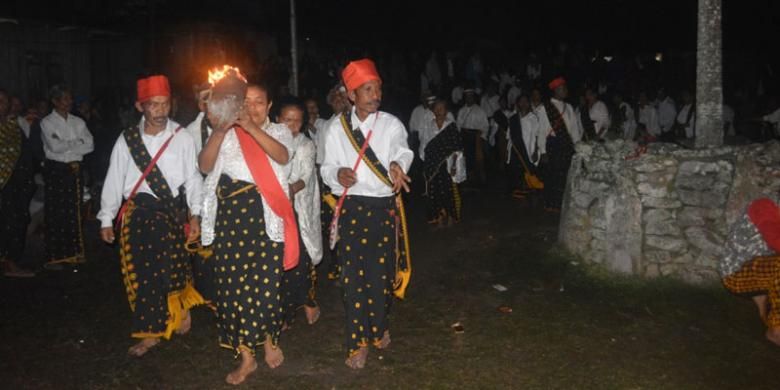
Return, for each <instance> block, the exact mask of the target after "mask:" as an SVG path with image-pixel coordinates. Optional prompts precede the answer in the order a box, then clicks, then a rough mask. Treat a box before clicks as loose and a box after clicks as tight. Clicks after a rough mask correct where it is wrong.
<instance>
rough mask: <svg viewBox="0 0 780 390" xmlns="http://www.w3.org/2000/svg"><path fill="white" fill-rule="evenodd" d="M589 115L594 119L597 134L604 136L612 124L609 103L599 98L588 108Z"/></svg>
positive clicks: (600, 136)
mask: <svg viewBox="0 0 780 390" xmlns="http://www.w3.org/2000/svg"><path fill="white" fill-rule="evenodd" d="M588 116H589V117H590V120H592V121H593V128H594V129H596V136H597V137H599V138H602V137H604V135H605V134H606V133H607V130H609V126H610V124H611V123H612V121H611V120H610V118H609V110H608V109H607V105H606V104H604V102H602V101H601V100H597V101H596V102H595V103H593V106H591V107H590V109H588ZM632 116H633V111H632ZM632 119H633V118H632ZM567 125H568V124H567Z"/></svg>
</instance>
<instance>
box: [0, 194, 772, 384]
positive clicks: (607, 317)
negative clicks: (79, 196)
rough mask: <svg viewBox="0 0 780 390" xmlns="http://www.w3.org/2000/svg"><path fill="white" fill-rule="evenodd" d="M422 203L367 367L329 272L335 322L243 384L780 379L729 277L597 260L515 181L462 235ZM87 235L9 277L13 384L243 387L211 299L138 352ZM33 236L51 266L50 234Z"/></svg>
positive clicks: (326, 288) (325, 302)
mask: <svg viewBox="0 0 780 390" xmlns="http://www.w3.org/2000/svg"><path fill="white" fill-rule="evenodd" d="M409 203H410V206H409V208H410V210H411V211H410V213H411V215H410V217H409V219H410V221H411V231H412V235H411V236H412V238H413V241H412V256H413V264H414V274H413V278H412V283H411V286H410V288H409V290H408V292H407V298H406V300H404V301H398V302H396V304H395V306H394V307H393V318H392V322H391V331H392V335H393V343H392V346H391V348H390V349H389V350H387V351H382V352H379V351H376V350H372V351H371V354H370V356H369V360H368V363H367V367H366V368H365V369H364V370H362V371H358V372H356V371H352V370H350V369H348V368H347V367H346V366H345V365H344V364H343V361H344V358H345V350H344V348H343V346H342V339H343V336H342V332H343V330H342V327H343V321H344V316H343V308H342V305H341V300H340V295H339V288H338V286H336V285H334V284H333V282H331V281H327V280H323V281H322V283H321V284H320V286H319V301H320V304H321V307H322V310H323V315H322V318H321V319H320V321H319V322H318V323H317V324H315V325H314V326H309V325H306V324H305V321H304V320H303V313H300V314H299V317H298V318H299V320H298V322H297V323H296V324H295V325H294V326H293V328H292V329H291V330H289V331H287V332H285V333H283V335H282V339H281V346H282V348H283V350H284V353H285V357H286V360H285V362H284V364H283V365H282V367H280V368H278V369H276V370H270V369H268V368H267V367H265V366H263V365H262V364H261V367H260V368H259V370H258V371H257V372H256V374H255V375H253V376H252V377H250V379H248V380H247V382H246V383H245V385H243V387H245V388H272V389H449V388H452V389H456V388H457V389H510V388H512V389H777V388H780V369H779V368H780V348H779V347H775V346H773V345H771V344H770V343H768V342H767V341H765V339H764V337H763V332H764V329H763V326H762V324H761V323H760V321H759V319H758V316H757V315H756V311H755V308H754V307H753V306H752V304H751V303H750V302H749V301H748V300H747V299H742V298H737V297H734V296H731V295H729V294H727V293H726V292H725V291H724V290H723V288H722V287H720V285H717V284H713V285H712V286H704V287H691V286H686V285H684V284H681V283H679V282H677V281H675V280H671V279H659V280H653V281H643V280H638V279H634V278H628V277H621V276H616V275H610V274H608V273H606V272H603V271H600V270H598V269H595V268H592V267H585V266H583V265H582V264H581V263H579V262H577V261H576V259H574V258H571V257H569V256H568V255H566V254H564V253H562V252H561V251H559V250H558V249H556V248H555V237H556V234H557V233H556V230H557V218H556V217H555V216H550V215H548V214H544V213H542V212H538V211H535V210H534V209H532V208H530V207H528V206H527V205H526V204H524V203H523V202H518V201H516V200H512V199H510V198H509V197H508V196H506V195H505V194H504V193H503V192H502V191H498V190H482V191H465V192H464V203H465V210H464V220H463V222H462V223H461V224H459V225H456V226H454V227H452V228H447V229H438V230H435V229H431V228H430V227H429V226H428V225H427V224H426V223H425V217H424V206H423V205H424V204H423V201H422V199H420V198H419V197H417V196H412V197H410V202H409ZM86 231H87V233H88V234H89V236H88V237H89V239H88V240H87V241H88V259H89V262H88V263H87V264H85V265H82V266H80V267H78V268H74V269H68V270H65V271H60V272H52V271H41V273H40V274H39V276H37V277H36V278H33V279H27V280H12V279H7V278H5V279H0V313H2V314H0V336H1V337H2V342H0V388H4V389H223V388H230V387H231V386H228V385H226V384H224V377H225V374H226V373H227V372H228V371H230V370H231V369H232V368H233V367H234V364H235V363H236V361H235V360H234V359H233V354H232V352H230V351H228V350H225V349H221V348H219V346H218V345H217V336H216V329H215V326H214V319H213V316H212V314H211V313H210V312H209V311H208V310H207V309H205V308H204V309H198V310H196V311H195V312H194V323H193V329H192V331H191V332H190V334H188V335H186V336H180V337H176V336H174V338H173V339H172V340H171V341H169V342H165V343H164V344H162V345H161V346H160V347H159V348H156V349H154V350H153V351H152V352H150V353H149V354H148V355H147V356H145V357H143V358H141V359H135V358H130V357H128V356H127V355H126V351H127V348H128V347H129V345H130V344H131V340H130V338H129V337H128V335H129V325H130V312H129V309H128V305H127V301H126V298H125V295H124V289H123V286H122V282H121V278H120V272H119V264H118V259H117V256H116V255H115V253H114V252H113V249H112V248H110V247H108V246H106V245H103V244H102V243H100V242H99V241H98V239H97V223H96V222H94V221H93V222H90V223H89V225H88V227H87V229H86ZM30 244H31V245H30V247H31V252H32V255H31V256H32V257H33V261H37V262H39V261H40V260H42V259H40V258H36V257H37V256H38V254H40V252H41V248H42V245H43V243H42V242H32V243H30ZM321 279H324V278H321ZM495 284H500V285H502V286H504V287H506V289H507V290H506V291H504V292H501V291H498V290H497V289H495V288H494V287H493V286H494V285H495ZM501 306H507V307H509V308H511V309H512V310H511V312H509V313H507V312H503V311H501V310H499V307H501ZM505 311H506V310H505ZM455 322H460V323H461V324H462V325H463V327H464V332H463V333H459V334H458V333H455V332H454V331H453V329H452V328H451V325H452V324H453V323H455Z"/></svg>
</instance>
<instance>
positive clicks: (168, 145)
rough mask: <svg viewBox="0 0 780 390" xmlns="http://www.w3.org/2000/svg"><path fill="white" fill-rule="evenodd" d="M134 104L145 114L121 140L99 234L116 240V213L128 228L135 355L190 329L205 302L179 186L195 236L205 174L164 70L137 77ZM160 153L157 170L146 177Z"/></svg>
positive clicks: (125, 259) (124, 258) (125, 255)
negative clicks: (189, 249) (174, 112)
mask: <svg viewBox="0 0 780 390" xmlns="http://www.w3.org/2000/svg"><path fill="white" fill-rule="evenodd" d="M135 106H136V108H137V109H138V111H139V112H141V113H143V117H142V118H141V122H140V123H139V124H138V125H137V126H135V127H133V128H130V129H126V130H125V131H123V132H122V135H121V136H119V138H118V139H117V141H116V144H115V145H114V150H113V151H112V152H111V165H110V166H109V168H108V174H107V175H106V180H105V183H104V185H103V194H102V196H101V200H100V212H99V213H98V215H97V216H98V219H100V223H101V229H100V237H101V238H102V239H103V241H105V242H107V243H109V244H112V243H114V241H115V240H116V239H117V237H115V235H114V229H113V227H112V226H113V225H112V220H113V219H114V218H117V219H118V222H119V223H118V224H119V225H120V226H121V227H120V232H119V237H118V240H119V251H120V256H121V268H122V277H123V279H124V282H125V288H126V291H127V298H128V301H129V303H130V310H131V311H132V312H133V325H132V331H131V334H130V335H131V337H133V338H137V339H140V341H139V342H138V343H137V344H135V345H134V346H133V347H131V348H130V350H129V351H128V353H129V354H130V355H133V356H142V355H143V354H145V353H146V352H147V351H148V350H149V349H150V348H152V347H154V346H155V345H157V344H158V343H159V342H160V339H161V338H165V339H169V338H170V337H171V334H172V333H173V332H174V331H175V332H176V333H179V334H184V333H186V332H187V331H189V329H190V324H191V320H190V314H189V309H190V308H191V307H192V306H194V305H198V304H202V303H203V298H202V297H201V296H200V294H199V293H198V292H197V291H196V290H195V289H194V288H193V286H192V272H191V269H190V264H189V257H188V256H186V252H185V251H184V242H185V237H184V222H186V221H183V220H182V219H186V215H187V212H186V210H179V205H180V204H181V202H180V200H181V199H180V198H181V196H182V194H181V193H180V192H179V189H180V188H181V187H182V186H183V187H184V190H185V192H186V196H187V204H188V206H189V214H190V215H191V216H192V217H190V218H189V224H190V225H189V226H190V233H189V234H190V236H191V237H192V238H194V237H197V236H198V234H200V217H199V215H200V210H201V200H202V199H203V189H202V187H203V179H202V177H201V175H200V173H199V172H198V166H197V157H196V154H195V141H193V139H192V137H191V136H190V135H189V134H188V133H187V132H186V131H179V130H181V127H180V126H179V125H178V124H177V123H175V122H173V121H172V120H170V119H168V113H169V112H170V109H171V92H170V87H169V85H168V79H167V78H166V77H165V76H160V75H158V76H151V77H149V78H145V79H141V80H138V100H137V102H136V103H135ZM163 148H164V149H163ZM161 149H163V150H162V151H161ZM158 154H159V156H160V157H159V159H158V160H157V161H156V164H154V168H153V169H151V170H150V171H149V174H148V175H146V176H145V177H142V176H143V173H144V172H145V171H146V170H147V167H148V166H150V165H151V163H152V159H153V158H155V156H157V155H158ZM136 187H137V191H136V192H135V193H134V192H133V190H134V189H135V188H136ZM123 198H124V199H126V200H127V201H126V202H127V204H126V206H125V208H124V209H125V210H126V211H125V212H124V213H123V215H117V213H118V211H119V210H120V206H121V205H122V199H123ZM182 215H184V216H185V217H182Z"/></svg>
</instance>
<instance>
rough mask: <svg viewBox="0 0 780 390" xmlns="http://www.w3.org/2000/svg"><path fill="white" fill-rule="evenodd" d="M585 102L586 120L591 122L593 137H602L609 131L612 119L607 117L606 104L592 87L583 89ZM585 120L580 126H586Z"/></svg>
mask: <svg viewBox="0 0 780 390" xmlns="http://www.w3.org/2000/svg"><path fill="white" fill-rule="evenodd" d="M585 103H586V107H587V109H588V117H587V120H589V121H590V123H592V124H593V134H594V135H595V139H597V140H599V139H604V138H605V137H606V135H607V131H609V126H610V125H611V124H612V121H611V119H610V117H609V110H608V109H607V105H606V104H604V102H602V101H601V100H599V95H598V94H597V93H596V91H595V90H593V89H592V88H587V89H586V90H585ZM585 121H586V120H583V123H582V126H583V127H586V126H587V125H586V123H585Z"/></svg>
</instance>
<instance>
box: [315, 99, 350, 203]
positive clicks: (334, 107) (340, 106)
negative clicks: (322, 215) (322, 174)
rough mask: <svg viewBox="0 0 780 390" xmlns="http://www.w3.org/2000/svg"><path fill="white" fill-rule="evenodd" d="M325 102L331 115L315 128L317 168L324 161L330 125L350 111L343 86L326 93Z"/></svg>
mask: <svg viewBox="0 0 780 390" xmlns="http://www.w3.org/2000/svg"><path fill="white" fill-rule="evenodd" d="M327 102H328V105H329V106H330V108H331V111H333V114H332V115H331V116H330V118H328V120H326V121H325V123H323V124H322V128H317V130H318V131H317V141H315V142H314V143H315V144H316V145H317V166H320V165H322V161H323V160H324V159H325V154H326V150H325V139H326V138H327V133H328V129H329V128H330V126H331V124H332V123H333V122H336V121H338V120H339V117H340V116H341V114H343V113H348V112H350V111H351V110H352V104H351V103H350V102H349V99H348V98H347V90H346V89H344V86H343V85H337V86H335V87H333V88H332V89H331V90H330V92H328V97H327ZM328 192H329V191H328ZM323 195H325V193H323Z"/></svg>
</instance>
